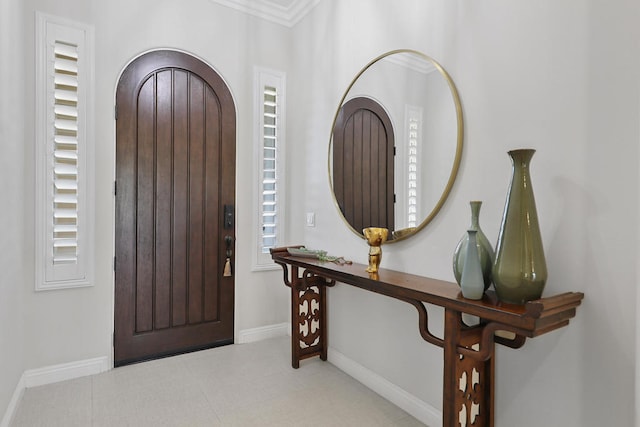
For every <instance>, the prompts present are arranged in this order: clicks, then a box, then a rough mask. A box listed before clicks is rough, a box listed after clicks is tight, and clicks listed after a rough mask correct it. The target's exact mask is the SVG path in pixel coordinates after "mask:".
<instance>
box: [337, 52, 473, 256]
mask: <svg viewBox="0 0 640 427" xmlns="http://www.w3.org/2000/svg"><path fill="white" fill-rule="evenodd" d="M398 53H411V54H414V55H418V56H420V57H422V58H423V59H425V60H427V61H428V62H430V63H431V64H433V66H434V67H435V68H436V69H437V70H438V72H439V73H440V75H441V76H442V77H443V78H444V79H445V81H446V82H447V85H448V86H449V90H450V91H451V96H452V97H453V102H454V105H455V108H456V121H457V128H458V137H457V141H456V153H455V157H454V160H453V166H452V168H451V173H450V174H449V179H448V180H447V184H446V185H445V188H444V191H443V192H442V194H441V195H440V198H439V199H438V201H437V202H436V204H435V206H434V207H433V209H432V210H431V212H430V213H429V214H428V215H427V217H426V218H425V219H423V220H422V222H421V223H420V224H419V225H418V226H417V227H415V228H414V229H413V230H411V231H410V232H408V233H405V234H402V235H400V236H395V237H394V238H393V239H389V240H387V241H386V242H385V244H389V243H396V242H399V241H402V240H404V239H406V238H408V237H410V236H413V235H415V234H417V233H418V232H419V231H420V230H422V229H423V228H425V227H426V226H427V225H428V224H429V223H430V222H431V221H432V220H433V219H434V218H435V216H436V215H437V214H438V213H439V212H440V210H441V209H442V206H443V205H444V203H445V201H446V200H447V198H448V197H449V194H450V193H451V189H452V188H453V184H454V182H455V180H456V177H457V175H458V170H459V169H460V162H461V160H462V146H463V141H464V122H463V117H462V103H461V102H460V96H459V95H458V90H457V89H456V85H455V84H454V83H453V80H452V79H451V76H450V75H449V73H447V71H446V70H445V69H444V68H443V67H442V65H440V63H438V61H436V60H435V59H433V58H431V57H430V56H428V55H425V54H424V53H422V52H420V51H417V50H414V49H395V50H391V51H388V52H385V53H383V54H381V55H379V56H377V57H376V58H374V59H372V60H371V61H370V62H369V63H368V64H367V65H365V66H364V68H362V69H361V70H360V71H359V72H358V73H357V74H356V75H355V77H354V78H353V80H352V81H351V83H350V84H349V86H348V87H347V89H346V90H345V92H344V94H343V95H342V98H340V102H339V103H338V108H337V110H336V113H335V115H334V117H333V123H332V124H331V133H330V135H329V153H328V159H327V167H328V176H329V188H330V189H331V197H332V198H333V204H334V206H335V207H336V209H337V210H338V212H339V214H340V218H342V221H343V222H344V223H345V224H346V225H347V227H348V228H349V229H350V230H351V231H352V232H353V233H355V234H356V235H358V236H359V237H360V238H361V239H364V238H365V237H364V235H363V234H362V232H361V231H358V230H356V229H355V228H353V226H352V225H351V224H349V222H348V221H347V220H346V218H345V217H344V215H343V213H342V211H341V210H340V206H338V201H337V200H336V195H335V191H334V190H333V171H332V169H331V161H332V149H333V131H334V128H335V126H336V121H337V120H338V115H339V114H340V109H341V108H342V106H343V105H344V102H345V99H346V98H347V95H348V94H349V91H350V90H351V88H352V87H353V86H354V85H355V84H356V82H357V81H358V79H359V78H360V76H362V75H363V74H364V73H365V72H366V71H367V70H368V69H369V68H371V67H372V66H373V65H374V64H376V63H377V62H378V61H380V60H382V59H384V58H386V57H388V56H391V55H395V54H398Z"/></svg>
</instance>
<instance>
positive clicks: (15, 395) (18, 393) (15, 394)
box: [0, 374, 25, 427]
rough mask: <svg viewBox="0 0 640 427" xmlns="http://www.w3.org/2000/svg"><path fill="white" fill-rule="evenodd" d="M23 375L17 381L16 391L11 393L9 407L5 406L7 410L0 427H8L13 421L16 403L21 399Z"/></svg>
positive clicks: (16, 407) (23, 387)
mask: <svg viewBox="0 0 640 427" xmlns="http://www.w3.org/2000/svg"><path fill="white" fill-rule="evenodd" d="M24 389H25V386H24V374H22V376H21V377H20V380H19V381H18V385H16V389H15V391H14V392H13V396H12V397H11V401H10V402H9V406H7V410H6V411H5V413H4V416H3V417H2V421H0V427H9V425H10V424H11V421H12V420H13V416H14V415H15V413H16V409H18V403H20V400H21V399H22V395H23V394H24Z"/></svg>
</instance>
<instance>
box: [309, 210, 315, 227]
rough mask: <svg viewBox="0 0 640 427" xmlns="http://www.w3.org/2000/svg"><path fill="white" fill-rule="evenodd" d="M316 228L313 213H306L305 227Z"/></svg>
mask: <svg viewBox="0 0 640 427" xmlns="http://www.w3.org/2000/svg"><path fill="white" fill-rule="evenodd" d="M315 226H316V214H315V212H307V227H315Z"/></svg>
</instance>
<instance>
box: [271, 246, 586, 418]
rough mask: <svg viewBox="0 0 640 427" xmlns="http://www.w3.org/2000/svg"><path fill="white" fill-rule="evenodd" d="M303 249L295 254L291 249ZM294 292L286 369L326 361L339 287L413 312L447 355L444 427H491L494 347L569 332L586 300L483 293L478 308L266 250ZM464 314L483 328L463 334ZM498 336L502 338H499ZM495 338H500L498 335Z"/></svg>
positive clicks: (387, 277) (420, 282) (432, 283)
mask: <svg viewBox="0 0 640 427" xmlns="http://www.w3.org/2000/svg"><path fill="white" fill-rule="evenodd" d="M296 247H300V246H296ZM271 257H272V259H273V260H274V262H276V263H277V264H279V265H280V266H282V268H283V270H284V282H285V284H286V285H287V286H288V287H289V288H291V325H292V327H291V365H292V366H293V367H294V368H298V367H299V366H300V360H302V359H306V358H308V357H313V356H320V358H321V359H322V360H327V323H326V322H327V318H326V304H327V301H326V290H327V287H331V286H334V285H335V284H336V282H340V283H344V284H348V285H352V286H356V287H359V288H362V289H365V290H368V291H371V292H376V293H379V294H382V295H386V296H389V297H392V298H396V299H398V300H401V301H404V302H407V303H409V304H411V305H413V306H414V307H415V308H416V309H417V310H418V320H419V324H418V330H419V331H420V335H421V336H422V338H423V339H424V340H425V341H427V342H429V343H431V344H434V345H437V346H438V347H442V348H443V349H444V381H443V399H442V402H443V408H442V412H443V419H442V425H443V426H445V427H452V426H474V427H484V426H489V427H490V426H493V415H494V412H493V402H494V369H495V362H494V359H495V358H494V351H495V344H496V343H497V344H501V345H505V346H508V347H511V348H520V347H522V346H523V345H524V343H525V340H526V339H527V338H533V337H537V336H539V335H542V334H545V333H547V332H550V331H553V330H555V329H558V328H561V327H563V326H566V325H568V324H569V319H571V318H572V317H574V316H575V314H576V308H577V307H578V306H579V305H580V303H581V301H582V299H583V297H584V294H583V293H581V292H567V293H563V294H559V295H555V296H552V297H548V298H542V299H539V300H536V301H530V302H528V303H526V304H524V305H516V304H507V303H502V302H500V301H498V299H497V297H496V295H495V293H493V292H487V293H486V294H485V296H484V298H483V299H482V300H478V301H476V300H469V299H466V298H463V297H462V294H461V293H460V288H459V286H458V285H457V284H455V283H452V282H447V281H443V280H436V279H430V278H427V277H421V276H416V275H413V274H407V273H401V272H398V271H393V270H386V269H380V271H379V272H378V273H377V274H370V273H367V272H366V271H365V269H366V267H367V266H365V265H362V264H355V263H354V264H345V265H338V264H335V263H332V262H326V261H319V260H316V259H313V258H305V257H295V256H291V255H290V254H289V252H288V250H287V248H286V247H285V248H276V249H272V250H271ZM424 303H429V304H433V305H437V306H440V307H443V308H444V336H443V337H442V338H440V337H437V336H435V335H433V334H432V333H431V332H430V331H429V324H428V315H427V309H426V307H425V305H424ZM462 313H466V314H469V315H473V316H477V317H478V318H479V319H480V323H479V324H478V325H474V326H467V325H466V324H465V323H464V322H463V321H462ZM498 331H499V332H498ZM496 332H498V333H497V334H496Z"/></svg>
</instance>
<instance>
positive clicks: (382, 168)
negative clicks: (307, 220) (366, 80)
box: [333, 97, 394, 232]
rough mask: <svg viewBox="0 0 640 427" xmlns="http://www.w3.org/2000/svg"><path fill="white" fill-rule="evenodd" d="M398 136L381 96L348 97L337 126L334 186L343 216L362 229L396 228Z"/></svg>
mask: <svg viewBox="0 0 640 427" xmlns="http://www.w3.org/2000/svg"><path fill="white" fill-rule="evenodd" d="M393 156H394V135H393V126H392V125H391V120H390V119H389V116H388V115H387V113H386V112H385V110H384V108H382V106H381V105H380V104H378V103H377V102H376V101H374V100H372V99H370V98H365V97H358V98H353V99H351V100H349V101H347V102H346V103H345V104H344V105H343V106H342V108H341V109H340V112H339V113H338V117H337V118H336V124H335V127H334V130H333V191H334V194H335V196H336V201H337V202H338V206H339V207H340V210H341V211H342V214H343V216H344V218H345V219H346V220H347V222H348V223H349V224H351V226H352V227H353V228H354V229H355V230H356V231H358V232H362V229H363V228H365V227H385V228H388V229H389V231H390V232H391V231H393V230H394V225H393V223H394V213H393V212H394V192H393V174H394V166H393V164H394V161H393Z"/></svg>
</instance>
